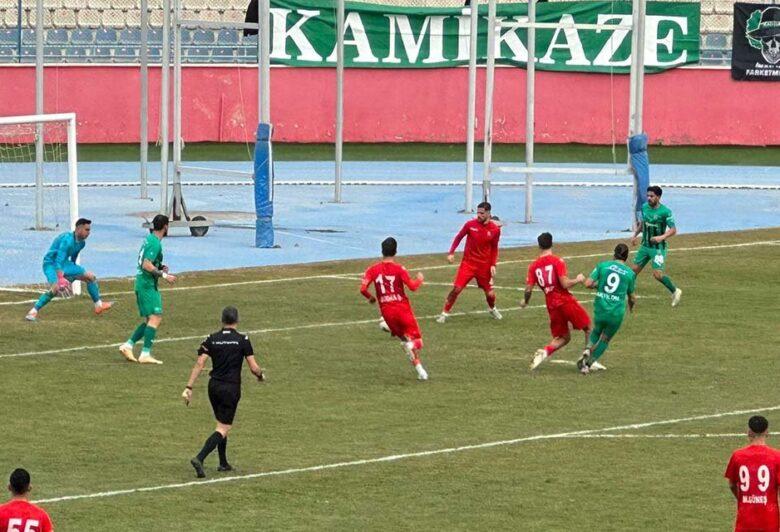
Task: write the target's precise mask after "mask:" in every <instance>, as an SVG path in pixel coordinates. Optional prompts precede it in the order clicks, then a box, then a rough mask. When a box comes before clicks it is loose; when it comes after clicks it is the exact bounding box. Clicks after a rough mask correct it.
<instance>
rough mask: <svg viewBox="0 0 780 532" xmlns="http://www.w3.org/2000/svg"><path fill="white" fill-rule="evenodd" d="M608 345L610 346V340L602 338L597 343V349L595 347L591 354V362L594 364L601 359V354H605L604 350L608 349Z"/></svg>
mask: <svg viewBox="0 0 780 532" xmlns="http://www.w3.org/2000/svg"><path fill="white" fill-rule="evenodd" d="M608 347H609V342H606V341H604V340H601V341H600V342H599V343H598V344H597V345H596V349H594V350H593V352H592V353H591V354H590V363H591V364H593V363H594V362H595V361H597V360H598V359H600V358H601V355H603V354H604V351H606V350H607V348H608Z"/></svg>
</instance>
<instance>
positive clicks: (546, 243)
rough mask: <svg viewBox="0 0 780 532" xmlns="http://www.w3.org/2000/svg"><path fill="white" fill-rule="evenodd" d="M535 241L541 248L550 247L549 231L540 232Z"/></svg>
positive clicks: (550, 237)
mask: <svg viewBox="0 0 780 532" xmlns="http://www.w3.org/2000/svg"><path fill="white" fill-rule="evenodd" d="M536 241H537V242H538V243H539V247H540V248H542V249H550V248H552V244H553V238H552V235H551V234H550V233H542V234H541V235H539V236H538V237H536Z"/></svg>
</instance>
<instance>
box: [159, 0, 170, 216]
mask: <svg viewBox="0 0 780 532" xmlns="http://www.w3.org/2000/svg"><path fill="white" fill-rule="evenodd" d="M170 30H171V0H163V27H162V67H161V72H160V213H161V214H165V213H166V212H167V211H168V140H169V139H168V123H169V118H170V117H169V113H170V105H169V103H170V94H171V92H170V91H171V85H170V78H169V76H170V70H171V32H170Z"/></svg>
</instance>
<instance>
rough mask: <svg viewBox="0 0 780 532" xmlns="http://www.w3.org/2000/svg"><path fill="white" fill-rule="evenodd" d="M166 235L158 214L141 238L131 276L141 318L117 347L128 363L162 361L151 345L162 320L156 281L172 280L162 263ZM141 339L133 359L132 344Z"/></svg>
mask: <svg viewBox="0 0 780 532" xmlns="http://www.w3.org/2000/svg"><path fill="white" fill-rule="evenodd" d="M167 235H168V217H167V216H165V215H164V214H158V215H157V216H155V217H154V219H153V220H152V230H151V231H150V232H149V235H148V236H147V237H146V240H144V243H143V245H142V246H141V250H140V251H139V252H138V270H137V273H136V276H135V300H136V303H137V304H138V312H139V314H141V317H142V318H143V319H144V321H143V322H142V323H141V324H140V325H139V326H138V327H136V329H135V331H134V332H133V334H132V335H131V336H130V338H129V339H128V340H127V342H125V343H123V344H122V345H121V346H119V352H120V353H122V356H123V357H125V359H127V360H128V361H129V362H139V363H141V364H162V360H157V359H156V358H154V357H153V356H152V344H153V343H154V337H155V336H156V335H157V328H158V327H160V323H161V322H162V296H161V295H160V291H159V290H158V289H157V281H158V280H159V279H160V277H162V278H163V279H164V280H165V281H166V282H168V283H169V284H173V283H175V282H176V276H175V275H172V274H170V273H168V267H167V266H164V265H163V262H162V261H163V253H162V239H163V238H164V237H165V236H167ZM142 338H143V341H144V346H143V348H142V349H141V355H140V356H139V357H138V360H136V358H135V356H134V355H133V346H135V344H136V342H138V341H139V340H141V339H142Z"/></svg>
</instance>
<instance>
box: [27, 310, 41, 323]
mask: <svg viewBox="0 0 780 532" xmlns="http://www.w3.org/2000/svg"><path fill="white" fill-rule="evenodd" d="M24 319H26V320H27V321H38V311H37V310H35V309H30V312H28V313H27V315H26V316H25V317H24Z"/></svg>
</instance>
